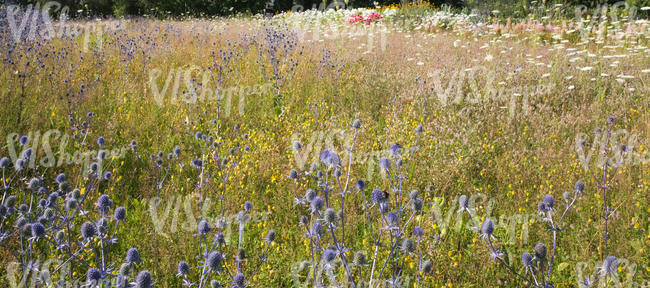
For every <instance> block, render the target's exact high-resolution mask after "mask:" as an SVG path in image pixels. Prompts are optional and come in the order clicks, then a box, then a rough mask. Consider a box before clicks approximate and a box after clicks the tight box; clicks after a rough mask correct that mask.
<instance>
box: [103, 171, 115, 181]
mask: <svg viewBox="0 0 650 288" xmlns="http://www.w3.org/2000/svg"><path fill="white" fill-rule="evenodd" d="M111 176H113V173H111V171H106V172H104V180H106V181H108V180H111Z"/></svg>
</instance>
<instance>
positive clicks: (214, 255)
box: [208, 251, 223, 271]
mask: <svg viewBox="0 0 650 288" xmlns="http://www.w3.org/2000/svg"><path fill="white" fill-rule="evenodd" d="M222 262H223V256H222V255H221V253H219V252H217V251H213V252H210V254H208V267H210V269H212V270H213V271H221V268H222V266H221V263H222Z"/></svg>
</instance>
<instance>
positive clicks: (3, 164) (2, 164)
mask: <svg viewBox="0 0 650 288" xmlns="http://www.w3.org/2000/svg"><path fill="white" fill-rule="evenodd" d="M10 163H11V160H9V158H7V157H2V159H0V168H2V169H7V168H9V164H10Z"/></svg>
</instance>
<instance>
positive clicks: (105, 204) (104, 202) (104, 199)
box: [97, 194, 113, 212]
mask: <svg viewBox="0 0 650 288" xmlns="http://www.w3.org/2000/svg"><path fill="white" fill-rule="evenodd" d="M112 204H113V203H112V201H111V198H109V197H108V195H106V194H102V195H101V196H99V199H97V208H99V210H100V211H104V212H105V211H106V210H108V209H109V208H111V205H112Z"/></svg>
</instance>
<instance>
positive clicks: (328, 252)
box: [323, 248, 336, 264]
mask: <svg viewBox="0 0 650 288" xmlns="http://www.w3.org/2000/svg"><path fill="white" fill-rule="evenodd" d="M334 259H336V251H334V249H331V248H327V249H325V251H323V260H324V261H325V263H327V264H329V263H332V261H334Z"/></svg>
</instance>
